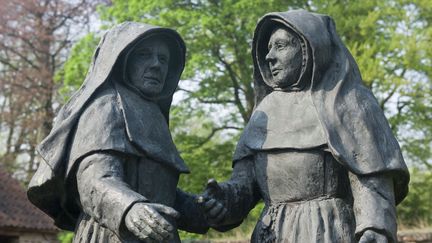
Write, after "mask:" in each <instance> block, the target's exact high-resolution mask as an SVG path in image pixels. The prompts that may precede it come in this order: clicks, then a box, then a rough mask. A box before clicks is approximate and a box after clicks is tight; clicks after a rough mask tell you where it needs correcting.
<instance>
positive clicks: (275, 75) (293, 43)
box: [265, 26, 304, 89]
mask: <svg viewBox="0 0 432 243" xmlns="http://www.w3.org/2000/svg"><path fill="white" fill-rule="evenodd" d="M302 60H303V54H302V47H301V44H300V38H299V36H298V35H297V34H296V33H294V32H293V31H292V30H290V29H288V28H286V27H282V26H281V27H277V28H275V29H274V30H273V32H272V33H271V35H270V39H269V41H268V53H267V55H266V56H265V61H266V62H267V63H268V67H269V69H270V73H271V78H270V79H269V80H267V82H268V85H269V86H271V87H272V88H281V89H283V88H286V87H289V86H290V85H292V84H294V83H295V82H297V80H298V79H299V77H300V72H301V69H302V65H304V63H302Z"/></svg>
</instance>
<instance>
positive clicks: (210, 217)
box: [197, 179, 228, 227]
mask: <svg viewBox="0 0 432 243" xmlns="http://www.w3.org/2000/svg"><path fill="white" fill-rule="evenodd" d="M197 203H198V205H199V206H200V208H201V210H202V212H203V214H204V217H205V218H206V221H207V223H208V224H209V226H211V227H217V226H219V225H220V224H221V223H222V222H223V221H224V220H225V217H226V214H227V211H228V210H227V208H226V205H225V196H224V193H223V190H222V188H221V187H220V186H219V184H218V183H217V181H216V180H215V179H210V180H209V181H208V182H207V186H206V189H205V191H204V193H203V194H201V195H200V196H198V198H197Z"/></svg>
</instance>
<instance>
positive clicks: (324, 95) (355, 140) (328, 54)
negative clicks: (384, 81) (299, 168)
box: [234, 10, 409, 203]
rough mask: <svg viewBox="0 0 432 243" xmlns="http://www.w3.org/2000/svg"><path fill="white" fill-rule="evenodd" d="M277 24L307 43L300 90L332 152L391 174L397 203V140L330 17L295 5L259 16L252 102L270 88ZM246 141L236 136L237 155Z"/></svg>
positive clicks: (403, 170)
mask: <svg viewBox="0 0 432 243" xmlns="http://www.w3.org/2000/svg"><path fill="white" fill-rule="evenodd" d="M280 24H282V25H284V26H285V27H287V28H289V29H291V30H292V31H294V32H295V33H297V34H298V35H299V36H300V38H301V39H302V41H305V42H306V44H307V46H309V47H310V56H308V57H307V58H309V59H310V62H311V63H312V67H311V68H310V71H309V72H311V73H310V74H309V75H305V74H304V73H303V74H302V76H307V77H309V79H310V80H305V81H303V82H310V85H309V86H307V85H303V87H308V88H305V90H303V91H304V93H305V94H306V93H307V94H308V95H310V97H311V99H312V104H313V107H314V108H315V111H316V114H317V117H318V119H319V122H320V124H321V126H322V128H323V130H324V136H325V140H326V141H327V146H328V147H329V149H330V151H331V153H332V154H333V156H334V157H335V158H336V159H337V160H338V161H339V162H340V163H341V164H343V165H344V166H345V167H346V168H348V169H349V170H350V171H351V172H353V173H355V174H359V175H371V174H376V173H390V174H392V175H393V177H394V184H395V196H396V203H399V202H400V201H401V200H402V199H403V198H404V197H405V196H406V194H407V192H408V181H409V173H408V170H407V167H406V165H405V162H404V159H403V157H402V153H401V150H400V147H399V144H398V142H397V141H396V139H395V137H394V135H393V134H392V131H391V129H390V126H389V124H388V122H387V119H386V118H385V116H384V114H383V111H382V110H381V108H380V106H379V104H378V102H377V100H376V99H375V97H374V96H373V94H372V92H371V91H370V90H369V89H367V88H366V87H365V86H364V85H363V82H362V78H361V75H360V72H359V69H358V67H357V64H356V62H355V61H354V58H353V57H352V55H351V53H350V52H349V51H348V50H347V48H346V47H345V45H344V44H343V43H342V41H341V40H340V38H339V36H338V35H337V33H336V28H335V24H334V21H333V19H332V18H331V17H329V16H326V15H321V14H315V13H310V12H307V11H304V10H295V11H288V12H280V13H269V14H266V15H265V16H264V17H262V18H261V19H260V20H259V21H258V24H257V27H256V29H255V33H254V38H253V43H252V58H253V64H254V85H255V102H256V104H255V107H258V106H259V104H260V103H261V101H262V100H263V99H264V98H265V97H266V96H267V95H268V94H270V93H271V92H273V90H272V89H271V87H269V86H268V85H267V84H266V82H265V80H266V79H268V78H270V75H271V74H270V72H269V68H268V64H267V63H266V61H265V55H266V53H267V52H268V49H267V43H268V41H269V38H270V35H271V33H272V31H273V29H274V28H275V26H278V25H279V26H280ZM304 70H306V72H308V71H307V70H308V69H307V68H306V69H304ZM251 121H252V120H251ZM246 129H247V128H246ZM246 129H245V133H247V132H246ZM241 140H242V138H241V139H240V141H241ZM242 144H243V145H242ZM244 144H245V143H240V142H239V145H240V146H243V147H240V148H239V147H238V148H237V150H236V154H235V155H234V159H235V160H236V159H237V160H238V159H241V158H242V157H244V156H247V153H245V151H246V150H247V149H248V148H244Z"/></svg>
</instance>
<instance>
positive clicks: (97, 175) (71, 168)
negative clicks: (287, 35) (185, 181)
mask: <svg viewBox="0 0 432 243" xmlns="http://www.w3.org/2000/svg"><path fill="white" fill-rule="evenodd" d="M161 43H162V44H161ZM185 51H186V49H185V45H184V42H183V40H182V38H181V37H180V36H179V34H178V33H177V32H175V31H174V30H171V29H166V28H161V27H157V26H151V25H146V24H142V23H133V22H126V23H123V24H120V25H118V26H116V27H114V28H113V29H111V30H110V31H108V32H107V33H106V34H105V35H104V36H103V38H102V40H101V42H100V43H99V45H98V47H97V49H96V51H95V54H94V57H93V62H92V65H91V67H90V69H89V72H88V74H87V76H86V79H85V81H84V83H83V85H82V86H81V88H80V89H79V90H78V91H77V92H76V93H75V94H74V95H73V96H72V97H71V99H70V100H69V101H68V102H67V103H66V104H65V105H64V106H63V107H62V109H61V110H60V111H59V114H58V115H57V117H56V120H55V123H54V126H53V129H52V131H51V133H50V134H49V135H48V137H46V138H45V140H43V141H42V143H41V144H40V145H39V148H38V150H39V153H40V155H41V156H42V158H43V161H42V162H41V164H40V166H39V168H38V170H37V171H36V173H35V175H34V177H33V178H32V180H31V182H30V185H29V189H28V198H29V199H30V201H31V202H32V203H33V204H35V205H36V206H37V207H39V208H40V209H41V210H43V211H44V212H46V213H47V214H48V215H50V216H51V217H52V218H53V219H54V220H55V223H56V225H57V226H59V227H60V228H62V229H66V230H75V238H74V242H141V241H140V240H143V241H146V240H147V239H148V240H149V241H151V240H153V241H161V242H162V241H163V242H165V241H167V239H168V238H169V239H170V242H179V241H180V240H179V237H178V234H177V231H176V229H177V228H181V229H184V230H187V231H191V232H197V233H204V232H206V231H207V226H206V224H205V223H203V221H200V217H199V211H194V210H195V209H196V207H195V197H194V196H192V195H189V194H187V193H184V192H182V191H181V190H179V189H177V182H178V178H179V175H180V173H188V172H189V170H188V168H187V166H186V165H185V163H184V161H183V160H182V158H181V157H180V155H179V153H178V151H177V149H176V147H175V145H174V143H173V140H172V138H171V135H170V131H169V127H168V114H169V109H170V106H171V101H172V96H173V94H174V91H175V89H176V88H177V84H178V82H179V79H180V75H181V73H182V71H183V68H184V63H185ZM146 65H147V67H148V70H150V71H148V70H147V71H148V72H147V73H146V70H142V69H144V68H143V67H144V66H146ZM133 67H137V68H136V69H133ZM161 67H162V68H161ZM163 67H167V68H166V70H165V69H163ZM132 72H135V73H133V74H131V73H132ZM142 80H150V81H146V82H147V83H150V84H151V85H153V86H154V87H159V86H160V90H158V91H157V92H156V93H155V94H156V95H150V94H149V93H146V92H144V91H145V90H146V89H145V88H142V87H141V86H140V85H142V83H143V82H142ZM158 85H159V86H158ZM153 86H152V87H153ZM173 208H174V209H175V210H177V212H176V211H175V210H174V209H173ZM196 210H199V209H196ZM143 212H146V213H143ZM179 214H180V216H179ZM191 215H194V218H193V219H192V218H188V217H191ZM143 219H144V220H143ZM158 220H159V221H158ZM151 222H153V224H152V223H151ZM155 222H156V223H155ZM157 224H159V225H162V226H163V227H162V226H155V225H157ZM152 227H153V228H152ZM154 227H156V228H157V229H156V231H155V228H154ZM158 227H159V228H158ZM158 230H159V231H158ZM170 231H172V232H171V233H172V234H169V232H170ZM135 232H138V233H136V234H135ZM140 232H145V234H144V235H138V236H137V234H140ZM167 232H168V233H167ZM160 235H163V236H166V237H168V238H163V237H162V238H160V237H161V236H160ZM153 241H152V242H153Z"/></svg>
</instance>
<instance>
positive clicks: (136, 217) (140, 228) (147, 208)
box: [125, 202, 180, 243]
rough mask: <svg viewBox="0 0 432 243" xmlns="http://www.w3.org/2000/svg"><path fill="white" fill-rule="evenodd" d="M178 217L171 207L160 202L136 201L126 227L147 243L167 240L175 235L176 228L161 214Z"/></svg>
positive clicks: (127, 215)
mask: <svg viewBox="0 0 432 243" xmlns="http://www.w3.org/2000/svg"><path fill="white" fill-rule="evenodd" d="M161 214H165V215H167V216H171V217H173V218H176V219H177V218H178V217H179V216H180V214H179V213H178V212H177V211H176V210H174V209H173V208H171V207H168V206H165V205H162V204H158V203H141V202H140V203H136V204H134V205H133V206H132V207H131V209H130V210H129V211H128V213H127V214H126V217H125V225H126V228H127V229H128V230H129V231H130V232H131V233H132V234H134V235H135V236H136V237H138V238H139V239H140V240H143V241H144V242H147V243H152V242H167V241H169V240H170V239H172V238H173V237H174V233H175V228H174V227H173V226H172V225H171V224H170V223H169V222H168V221H167V220H166V219H165V218H164V217H163V216H162V215H161Z"/></svg>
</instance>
